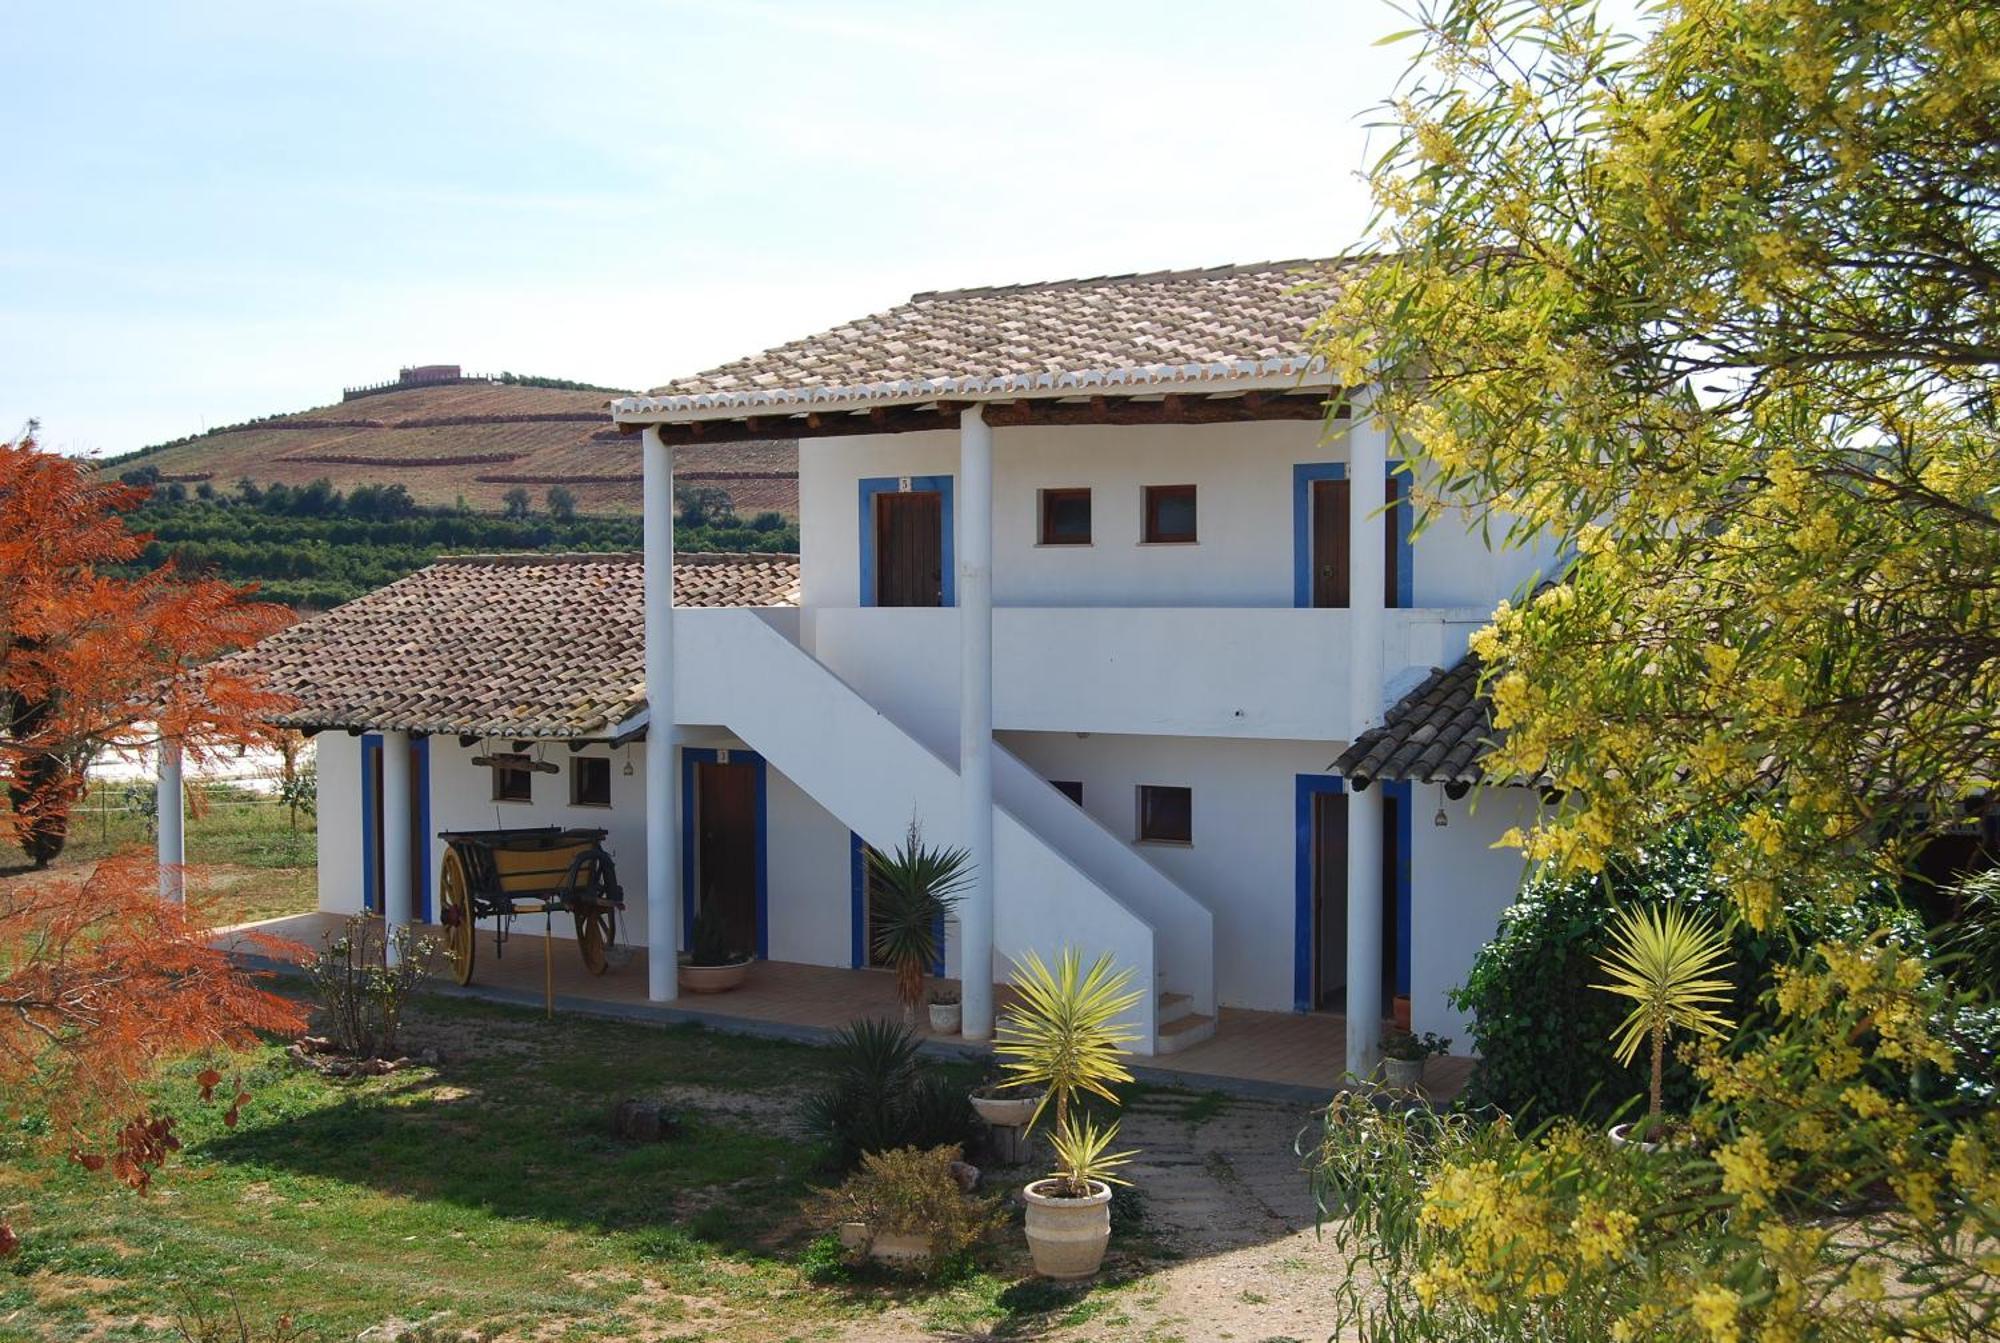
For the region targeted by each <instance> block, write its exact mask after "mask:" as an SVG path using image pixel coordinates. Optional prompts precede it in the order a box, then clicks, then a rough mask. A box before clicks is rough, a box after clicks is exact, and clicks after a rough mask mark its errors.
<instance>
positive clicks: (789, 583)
mask: <svg viewBox="0 0 2000 1343" xmlns="http://www.w3.org/2000/svg"><path fill="white" fill-rule="evenodd" d="M644 586H645V580H644V565H643V564H642V562H641V560H640V557H639V556H637V555H632V554H602V555H497V556H495V555H476V556H462V557H452V558H445V559H440V560H438V561H437V562H436V563H434V564H432V565H431V566H430V567H429V568H427V569H423V570H420V571H418V572H417V573H414V574H411V575H410V576H409V577H407V578H404V579H401V580H399V581H397V582H394V583H391V584H389V586H387V587H385V588H381V589H379V590H377V591H375V592H371V593H369V594H368V595H367V596H365V597H360V598H357V599H355V600H354V601H351V602H348V603H346V604H345V605H343V606H337V607H335V608H334V609H333V610H331V611H328V612H326V613H324V614H322V615H319V616H316V617H314V618H312V619H310V620H305V621H301V622H300V623H298V624H297V625H294V626H292V627H291V628H290V629H287V630H283V631H281V632H279V633H277V634H274V635H272V636H271V637H270V638H268V639H265V640H264V641H263V642H262V643H259V644H257V645H256V646H255V647H253V648H250V649H247V650H245V651H244V652H242V653H239V654H236V655H235V656H234V657H232V658H231V659H229V660H228V663H227V664H226V665H228V666H230V667H231V668H232V669H247V670H252V671H256V672H260V673H262V674H263V676H264V678H265V680H266V683H267V684H268V685H269V686H270V687H271V688H272V689H274V690H277V691H280V692H282V693H284V694H287V695H289V696H291V697H292V698H294V699H296V700H297V701H298V708H296V709H294V710H291V711H289V712H287V713H284V714H281V715H278V716H277V719H276V721H278V722H280V723H283V724H286V725H288V726H293V727H314V728H320V727H351V728H390V729H399V730H404V731H412V732H463V733H477V734H480V735H484V736H494V737H521V738H538V737H556V738H561V737H578V736H588V735H599V734H603V733H605V732H607V731H608V730H609V729H610V728H611V727H612V726H615V725H616V724H617V723H618V722H619V721H620V720H622V719H623V718H624V717H625V716H626V715H627V714H628V713H630V712H632V711H633V710H634V709H635V708H637V707H638V706H639V705H640V704H642V703H643V702H644V699H645V684H644V661H645V657H644V620H645V614H644V613H645V601H644ZM798 599H799V562H798V557H797V556H796V555H717V554H689V555H681V556H679V557H677V559H676V561H675V565H674V600H675V602H676V603H678V604H680V605H683V606H790V605H796V604H797V603H798Z"/></svg>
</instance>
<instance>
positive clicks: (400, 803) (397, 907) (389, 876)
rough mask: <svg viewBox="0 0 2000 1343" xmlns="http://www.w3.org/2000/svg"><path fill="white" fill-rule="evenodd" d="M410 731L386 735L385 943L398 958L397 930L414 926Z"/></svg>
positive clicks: (389, 954) (389, 957) (388, 953)
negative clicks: (412, 922)
mask: <svg viewBox="0 0 2000 1343" xmlns="http://www.w3.org/2000/svg"><path fill="white" fill-rule="evenodd" d="M411 813H412V808H411V806H410V734H409V733H407V732H389V731H385V732H383V734H382V944H383V947H384V950H385V957H386V959H387V960H388V962H389V964H391V965H394V964H396V962H397V960H398V956H397V954H396V933H397V931H398V930H399V929H403V928H408V927H409V926H410V911H411V906H412V904H413V903H414V902H413V901H412V900H411V898H410V853H411V843H410V817H411Z"/></svg>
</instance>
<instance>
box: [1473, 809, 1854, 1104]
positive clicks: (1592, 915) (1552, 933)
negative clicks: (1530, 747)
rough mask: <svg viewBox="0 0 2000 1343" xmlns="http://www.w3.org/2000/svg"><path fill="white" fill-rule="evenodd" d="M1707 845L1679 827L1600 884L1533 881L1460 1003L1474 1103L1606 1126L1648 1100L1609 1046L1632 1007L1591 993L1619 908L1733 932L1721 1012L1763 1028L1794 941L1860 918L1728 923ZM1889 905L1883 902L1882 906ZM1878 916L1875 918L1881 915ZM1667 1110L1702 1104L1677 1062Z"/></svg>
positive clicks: (1811, 915) (1809, 911) (1667, 1084)
mask: <svg viewBox="0 0 2000 1343" xmlns="http://www.w3.org/2000/svg"><path fill="white" fill-rule="evenodd" d="M1709 851H1710V840H1709V839H1708V837H1707V836H1705V835H1704V834H1703V833H1702V832H1700V831H1698V830H1693V829H1683V830H1679V831H1676V832H1674V833H1671V834H1668V835H1666V836H1663V837H1662V838H1660V839H1659V840H1658V841H1656V842H1654V843H1652V844H1649V845H1647V846H1645V847H1644V848H1642V849H1641V850H1639V851H1638V853H1637V854H1636V855H1635V856H1634V857H1633V858H1631V859H1630V860H1626V861H1621V862H1617V863H1614V864H1613V865H1611V866H1609V867H1607V868H1606V869H1605V871H1604V872H1603V873H1602V874H1601V875H1598V876H1589V875H1572V876H1568V877H1564V876H1559V875H1557V874H1555V873H1553V872H1551V871H1541V872H1536V873H1532V874H1530V876H1529V877H1528V879H1527V881H1526V882H1525V883H1524V885H1523V886H1522V889H1521V895H1520V898H1519V899H1518V900H1517V901H1516V902H1515V903H1514V905H1513V906H1512V907H1511V908H1509V909H1508V910H1507V912H1506V913H1505V914H1503V915H1502V916H1501V919H1500V930H1499V932H1498V934H1497V935H1496V936H1495V937H1494V939H1493V940H1492V941H1491V942H1488V943H1487V944H1486V945H1485V946H1484V947H1482V948H1480V951H1479V954H1478V956H1476V957H1475V958H1474V959H1473V963H1472V969H1471V971H1470V973H1469V974H1468V976H1467V978H1466V982H1465V984H1464V985H1463V986H1462V987H1460V988H1458V989H1456V990H1454V991H1453V992H1452V995H1451V1003H1452V1006H1453V1007H1455V1008H1457V1009H1458V1010H1459V1011H1461V1012H1465V1013H1467V1014H1469V1015H1470V1016H1471V1017H1472V1018H1473V1025H1472V1032H1471V1034H1472V1043H1473V1045H1474V1046H1475V1047H1476V1048H1477V1049H1478V1051H1479V1057H1480V1062H1479V1067H1478V1069H1477V1070H1476V1071H1475V1072H1474V1073H1473V1077H1472V1082H1471V1084H1470V1086H1469V1087H1468V1090H1467V1096H1466V1099H1467V1100H1468V1101H1469V1102H1471V1103H1473V1104H1487V1105H1494V1106H1497V1107H1499V1108H1500V1109H1502V1110H1504V1111H1506V1112H1508V1113H1510V1114H1513V1115H1516V1116H1521V1115H1524V1114H1525V1115H1527V1116H1528V1117H1529V1119H1530V1120H1531V1121H1532V1120H1539V1119H1547V1118H1551V1117H1554V1116H1557V1115H1575V1116H1578V1117H1580V1118H1589V1119H1604V1118H1607V1117H1609V1116H1610V1115H1612V1114H1614V1113H1616V1112H1617V1111H1619V1110H1621V1109H1622V1108H1624V1107H1626V1106H1627V1105H1629V1104H1630V1103H1631V1102H1633V1101H1634V1100H1635V1099H1640V1098H1643V1097H1644V1096H1645V1094H1646V1090H1647V1083H1648V1071H1649V1069H1648V1068H1647V1067H1645V1066H1642V1065H1643V1063H1644V1061H1643V1060H1636V1061H1635V1062H1634V1063H1633V1064H1632V1066H1630V1067H1626V1066H1621V1065H1620V1064H1619V1063H1618V1061H1617V1059H1616V1058H1615V1057H1614V1055H1613V1050H1612V1045H1611V1041H1612V1038H1613V1034H1614V1032H1615V1030H1616V1028H1617V1026H1618V1022H1619V1020H1620V1019H1621V1018H1622V1017H1623V1016H1624V1015H1625V1013H1626V1011H1627V1009H1628V1007H1629V1004H1628V1003H1626V1002H1625V1001H1624V1000H1623V999H1620V998H1618V997H1617V996H1616V995H1614V994H1610V993H1606V992H1604V991H1603V990H1602V989H1599V988H1596V987H1594V986H1595V985H1598V984H1601V983H1603V982H1604V980H1605V972H1604V970H1603V968H1602V967H1601V966H1599V965H1598V964H1597V958H1598V956H1600V955H1601V954H1603V952H1604V951H1605V950H1606V948H1607V946H1608V945H1609V927H1610V922H1611V916H1612V912H1613V910H1614V909H1615V908H1616V907H1617V906H1619V905H1625V904H1631V905H1636V906H1641V907H1644V906H1651V905H1658V904H1663V903H1665V902H1667V901H1680V902H1682V903H1685V904H1687V905H1690V906H1693V907H1695V908H1697V909H1701V910H1705V911H1707V912H1708V913H1709V914H1710V916H1711V917H1713V918H1714V919H1716V920H1717V922H1719V923H1729V954H1730V957H1731V959H1732V960H1733V961H1734V962H1735V964H1734V966H1733V967H1732V968H1731V969H1730V971H1729V972H1728V974H1727V976H1726V977H1727V978H1728V979H1729V980H1730V982H1731V983H1732V985H1733V986H1734V992H1733V994H1732V996H1731V998H1730V1000H1729V1002H1728V1004H1727V1006H1726V1007H1725V1008H1723V1009H1722V1010H1723V1013H1724V1015H1726V1016H1728V1017H1729V1019H1731V1020H1732V1021H1736V1022H1739V1023H1743V1025H1744V1027H1745V1028H1746V1029H1749V1030H1752V1031H1755V1030H1757V1029H1759V1023H1760V1022H1761V1020H1762V1016H1761V1013H1760V1011H1759V999H1760V998H1761V997H1762V995H1763V992H1764V990H1765V989H1767V988H1769V987H1770V984H1771V969H1772V966H1773V965H1774V964H1775V963H1776V962H1777V961H1778V960H1779V959H1780V958H1781V956H1782V954H1783V951H1784V948H1785V947H1787V946H1788V945H1791V944H1792V943H1793V942H1794V941H1811V940H1814V939H1816V938H1818V937H1824V936H1830V935H1832V934H1833V933H1834V932H1835V931H1836V929H1837V926H1838V925H1841V924H1843V923H1845V922H1846V921H1847V920H1848V919H1851V918H1853V917H1856V915H1854V914H1848V913H1843V912H1828V911H1826V910H1824V909H1821V908H1819V907H1818V906H1814V905H1811V904H1809V903H1807V902H1798V903H1794V904H1791V905H1788V917H1787V921H1786V926H1785V929H1784V930H1783V931H1781V932H1777V933H1771V934H1760V933H1758V932H1756V931H1755V930H1753V929H1752V928H1751V927H1750V926H1749V925H1748V924H1745V923H1740V922H1731V920H1733V919H1734V914H1735V903H1734V901H1733V900H1731V899H1730V898H1729V896H1728V894H1727V893H1726V892H1725V891H1724V890H1722V889H1721V888H1720V887H1718V886H1717V885H1716V883H1715V879H1714V875H1713V872H1712V869H1711V866H1710V861H1709ZM1884 898H1885V899H1886V897H1884ZM1878 912H1879V911H1878ZM1663 1081H1664V1087H1663V1100H1664V1104H1665V1107H1666V1108H1667V1109H1669V1110H1674V1111H1685V1110H1686V1109H1687V1108H1688V1106H1689V1104H1690V1103H1691V1102H1692V1101H1693V1099H1694V1088H1693V1082H1692V1079H1691V1077H1690V1076H1689V1072H1688V1069H1687V1068H1686V1066H1685V1065H1683V1064H1682V1063H1681V1062H1680V1061H1679V1060H1678V1059H1675V1058H1672V1057H1671V1055H1670V1057H1669V1060H1668V1063H1667V1067H1666V1070H1665V1074H1664V1078H1663Z"/></svg>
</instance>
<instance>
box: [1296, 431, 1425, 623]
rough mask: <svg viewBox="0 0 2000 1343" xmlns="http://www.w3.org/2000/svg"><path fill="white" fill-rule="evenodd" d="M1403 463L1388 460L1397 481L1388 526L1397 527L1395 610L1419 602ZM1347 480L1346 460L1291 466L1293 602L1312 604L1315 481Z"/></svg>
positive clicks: (1407, 487)
mask: <svg viewBox="0 0 2000 1343" xmlns="http://www.w3.org/2000/svg"><path fill="white" fill-rule="evenodd" d="M1404 465H1405V464H1404V463H1402V462H1390V463H1389V479H1390V480H1391V481H1393V482H1395V484H1396V507H1395V508H1393V509H1391V510H1390V512H1389V525H1390V526H1391V527H1394V528H1395V529H1396V609H1398V610H1407V609H1408V608H1410V607H1411V606H1413V605H1415V604H1416V599H1415V596H1414V594H1415V592H1416V552H1415V550H1414V549H1413V548H1412V546H1411V544H1410V504H1409V498H1410V476H1409V472H1408V471H1407V470H1405V469H1404ZM1345 479H1347V463H1346V462H1298V463H1296V464H1294V465H1293V467H1292V605H1293V606H1311V605H1312V604H1313V598H1312V593H1313V582H1312V487H1313V482H1314V481H1316V480H1345Z"/></svg>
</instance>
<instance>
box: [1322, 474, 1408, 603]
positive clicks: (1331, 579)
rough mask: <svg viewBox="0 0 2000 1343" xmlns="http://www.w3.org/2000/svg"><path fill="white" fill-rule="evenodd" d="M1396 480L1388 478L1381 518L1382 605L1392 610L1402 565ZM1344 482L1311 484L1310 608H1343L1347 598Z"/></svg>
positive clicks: (1399, 485)
mask: <svg viewBox="0 0 2000 1343" xmlns="http://www.w3.org/2000/svg"><path fill="white" fill-rule="evenodd" d="M1402 484H1403V482H1401V481H1400V480H1399V479H1397V478H1396V477H1394V476H1391V477H1390V478H1389V481H1388V484H1387V486H1386V488H1385V489H1384V491H1383V502H1384V503H1386V504H1387V505H1388V511H1387V512H1386V513H1384V514H1383V515H1382V543H1383V548H1384V551H1385V554H1384V555H1383V557H1382V580H1383V592H1382V604H1383V605H1384V606H1386V607H1388V608H1389V609H1390V610H1394V609H1395V608H1396V590H1397V588H1398V587H1399V586H1400V584H1399V582H1398V581H1397V580H1398V578H1399V573H1398V571H1399V570H1400V569H1401V568H1402V565H1403V548H1402V547H1401V546H1399V545H1397V544H1396V530H1397V522H1398V519H1399V517H1400V511H1401V510H1402V509H1403V508H1404V507H1406V505H1405V504H1404V503H1403V502H1401V501H1402V500H1403V498H1404V491H1403V489H1402ZM1347 500H1348V494H1347V482H1346V481H1344V480H1315V481H1314V482H1313V483H1312V573H1313V590H1312V604H1313V605H1314V606H1332V607H1344V606H1346V605H1347V598H1348V557H1347V538H1348V535H1349V532H1348V514H1347Z"/></svg>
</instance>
